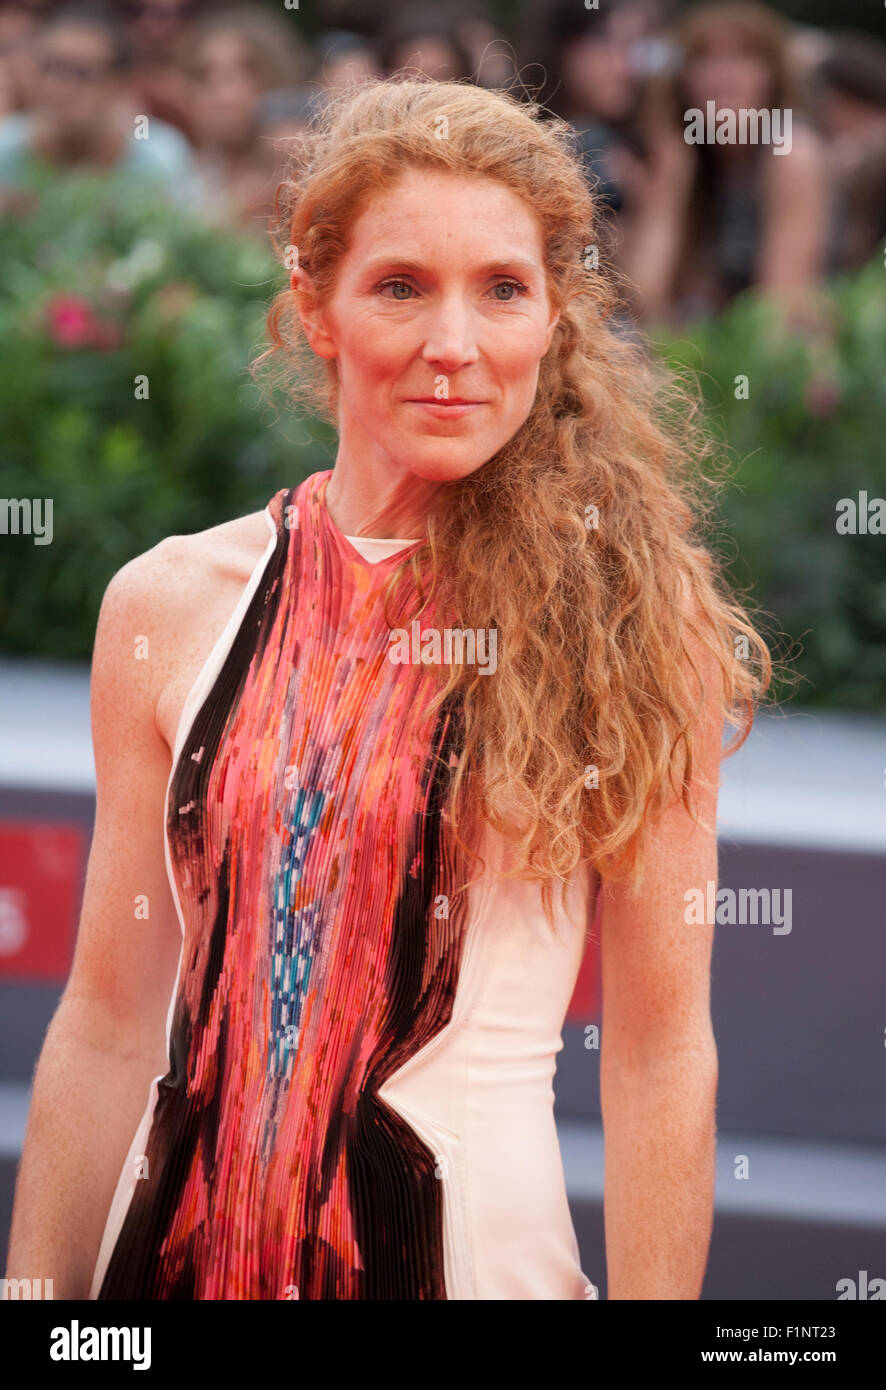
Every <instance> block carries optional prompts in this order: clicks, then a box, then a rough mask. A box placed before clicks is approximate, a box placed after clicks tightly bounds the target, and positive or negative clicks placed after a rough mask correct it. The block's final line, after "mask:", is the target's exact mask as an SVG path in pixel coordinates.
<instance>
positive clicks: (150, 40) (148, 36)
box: [121, 0, 217, 139]
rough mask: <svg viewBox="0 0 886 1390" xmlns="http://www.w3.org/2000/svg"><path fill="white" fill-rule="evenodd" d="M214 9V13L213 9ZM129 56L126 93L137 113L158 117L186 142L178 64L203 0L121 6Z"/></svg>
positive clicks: (183, 82) (189, 131)
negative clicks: (129, 78)
mask: <svg viewBox="0 0 886 1390" xmlns="http://www.w3.org/2000/svg"><path fill="white" fill-rule="evenodd" d="M215 8H217V7H215ZM121 9H122V12H123V14H124V15H125V16H126V23H127V36H128V39H129V43H130V45H131V48H132V52H133V71H132V87H133V94H134V99H135V101H136V102H137V104H138V109H139V110H140V111H146V112H147V113H148V115H151V116H159V117H160V119H161V120H163V121H168V122H169V123H170V125H174V126H176V127H177V128H178V129H179V130H180V131H182V132H183V134H185V135H187V136H188V138H189V139H193V136H194V132H193V127H192V122H191V110H190V102H189V97H190V92H189V82H188V75H187V72H186V70H185V65H184V60H185V58H186V56H187V54H188V53H190V51H191V48H192V47H193V42H194V28H195V25H196V23H197V21H198V20H199V18H200V17H201V15H202V14H204V13H205V11H206V9H207V5H206V0H123V3H122V6H121Z"/></svg>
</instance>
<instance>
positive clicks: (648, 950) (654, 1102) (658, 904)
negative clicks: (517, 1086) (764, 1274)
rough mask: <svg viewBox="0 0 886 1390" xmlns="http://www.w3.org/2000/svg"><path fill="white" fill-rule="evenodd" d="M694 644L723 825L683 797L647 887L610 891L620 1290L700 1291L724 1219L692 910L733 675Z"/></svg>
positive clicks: (606, 894) (609, 1098) (610, 1201)
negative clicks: (690, 895) (724, 696)
mask: <svg viewBox="0 0 886 1390" xmlns="http://www.w3.org/2000/svg"><path fill="white" fill-rule="evenodd" d="M690 650H691V652H692V656H693V659H694V662H695V665H696V667H697V668H698V670H699V672H700V673H701V676H702V679H703V680H704V683H705V708H704V712H703V714H702V715H701V716H700V717H699V720H698V721H697V723H696V724H695V726H694V730H693V732H694V739H695V747H694V750H693V757H694V767H693V784H694V794H695V802H696V805H697V807H698V811H699V814H700V817H701V819H702V820H703V821H706V822H707V824H708V825H709V826H711V827H712V828H711V829H705V828H703V827H702V826H701V825H697V824H696V823H695V822H694V821H693V819H692V817H691V816H690V815H689V814H688V812H687V811H686V810H685V809H684V807H683V805H682V803H680V802H676V803H672V804H671V805H670V807H669V808H668V809H667V810H666V811H665V813H664V814H663V816H662V817H661V818H660V819H659V821H658V823H657V824H655V825H653V826H651V827H650V828H649V830H648V832H647V835H646V862H645V868H644V872H643V879H642V883H641V885H640V892H639V895H638V896H637V897H636V898H632V897H631V895H630V893H629V891H628V890H627V889H625V888H623V887H621V886H616V885H614V884H612V883H609V884H606V885H604V888H603V906H602V927H601V934H602V941H601V953H602V995H603V1020H602V1038H601V1057H600V1063H601V1100H602V1109H603V1127H604V1135H605V1161H606V1174H605V1226H606V1263H607V1274H608V1295H609V1297H610V1298H613V1299H696V1298H698V1297H699V1294H700V1291H701V1285H702V1280H703V1278H704V1272H705V1266H706V1264H707V1256H708V1245H709V1242H710V1235H711V1226H712V1221H713V1198H714V1156H715V1101H716V1091H717V1050H716V1044H715V1042H714V1036H713V1030H712V1027H711V1018H710V1004H709V998H710V961H711V948H712V942H713V928H712V927H708V926H694V925H693V926H689V925H687V923H686V921H685V920H684V913H685V911H686V897H685V895H686V892H687V890H688V889H692V888H699V889H701V890H702V891H703V892H704V890H705V887H706V884H707V883H708V882H709V881H711V880H712V881H714V882H716V878H717V842H716V832H715V829H714V828H713V827H714V826H715V818H716V802H717V786H718V782H719V763H720V746H721V739H722V731H723V719H722V715H721V711H720V707H719V696H720V691H721V682H722V677H721V672H720V668H719V665H718V664H717V662H716V660H715V659H714V658H713V657H711V656H710V654H709V653H708V651H707V649H706V648H704V647H703V646H702V644H701V643H696V642H692V643H691V645H690ZM704 780H706V781H707V782H708V783H710V784H711V785H710V786H709V787H704V786H703V785H702V781H704Z"/></svg>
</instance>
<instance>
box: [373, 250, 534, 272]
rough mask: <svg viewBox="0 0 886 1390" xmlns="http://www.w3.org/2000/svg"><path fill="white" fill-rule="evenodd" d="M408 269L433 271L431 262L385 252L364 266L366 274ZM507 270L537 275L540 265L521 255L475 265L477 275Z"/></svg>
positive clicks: (498, 258)
mask: <svg viewBox="0 0 886 1390" xmlns="http://www.w3.org/2000/svg"><path fill="white" fill-rule="evenodd" d="M394 268H396V269H397V270H405V271H409V272H410V273H411V274H415V275H426V274H427V273H428V271H429V270H430V271H433V263H428V262H424V261H416V260H414V259H413V258H412V257H411V256H397V255H396V254H395V255H391V254H390V253H386V254H385V255H383V256H374V257H373V258H372V259H371V260H369V261H367V262H366V265H365V267H364V269H365V271H366V273H367V274H373V273H376V274H377V273H378V272H379V271H381V270H391V269H394ZM507 271H520V272H521V273H522V274H523V275H537V274H538V273H539V271H540V267H539V266H538V265H537V264H536V263H535V262H534V261H527V260H526V259H525V257H523V256H507V255H505V256H497V257H496V258H495V260H493V261H487V262H484V264H483V265H480V266H477V272H476V273H477V274H478V275H481V276H483V275H495V274H504V273H505V272H507Z"/></svg>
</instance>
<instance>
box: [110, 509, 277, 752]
mask: <svg viewBox="0 0 886 1390" xmlns="http://www.w3.org/2000/svg"><path fill="white" fill-rule="evenodd" d="M270 536H271V532H270V528H269V526H268V520H267V516H266V514H265V511H264V509H262V510H260V511H257V512H250V513H249V514H248V515H246V516H242V517H236V518H235V519H233V520H232V521H226V522H223V523H222V524H221V525H219V526H212V527H209V528H207V529H206V530H205V531H198V532H195V533H194V534H192V535H175V536H168V537H166V538H165V539H164V540H162V541H159V542H158V543H157V544H156V545H154V546H152V547H151V549H150V550H146V551H144V552H143V554H141V555H137V556H135V557H134V559H132V560H130V561H129V562H128V563H127V564H125V565H124V566H123V567H122V568H121V569H119V570H118V571H117V573H116V574H115V575H114V576H113V578H112V579H111V581H110V583H109V584H108V587H107V589H106V590H105V594H104V598H103V600H102V606H101V611H100V613H99V620H98V627H97V630H96V639H95V648H94V652H93V682H94V684H95V683H98V684H99V686H100V687H106V688H107V693H108V696H109V698H111V699H118V698H132V697H136V698H137V700H138V703H139V705H140V707H141V708H142V710H143V713H147V712H150V713H151V714H152V715H153V718H154V721H155V723H156V727H157V730H158V732H159V733H160V734H161V736H162V737H163V739H164V741H165V742H166V743H167V744H168V745H169V746H170V747H171V746H172V740H173V739H174V733H175V728H176V726H177V722H178V719H177V714H178V713H180V710H181V706H182V705H183V704H184V700H185V696H186V695H187V691H188V689H189V688H190V686H191V684H192V683H193V680H194V679H195V678H196V675H197V673H198V671H199V669H200V667H201V666H202V664H203V662H204V661H205V659H206V657H207V656H208V655H209V652H210V651H211V650H212V647H213V645H214V644H215V641H216V638H217V637H218V635H219V634H220V632H221V631H222V629H223V627H224V625H225V623H226V622H227V619H228V617H229V616H230V614H231V612H232V611H233V609H234V608H235V606H236V604H237V600H238V598H239V596H240V594H241V593H242V591H243V589H244V587H245V585H246V584H247V582H248V580H249V577H250V575H251V574H252V571H253V569H254V568H255V565H256V564H257V563H258V561H259V560H260V558H261V556H262V554H263V553H264V551H265V549H266V547H267V545H268V541H269V539H270ZM125 656H129V657H132V658H134V660H133V661H124V660H121V658H122V657H125Z"/></svg>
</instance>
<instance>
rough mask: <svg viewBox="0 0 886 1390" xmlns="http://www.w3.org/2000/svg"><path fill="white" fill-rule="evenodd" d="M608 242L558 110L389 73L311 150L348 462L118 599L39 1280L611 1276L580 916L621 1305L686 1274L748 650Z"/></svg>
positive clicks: (59, 1039)
mask: <svg viewBox="0 0 886 1390" xmlns="http://www.w3.org/2000/svg"><path fill="white" fill-rule="evenodd" d="M593 237H594V209H593V206H592V203H591V200H590V194H589V192H588V190H587V186H586V184H585V181H584V178H583V176H582V172H581V167H580V163H579V162H578V161H577V159H576V157H575V152H574V149H573V146H572V141H571V136H570V133H569V131H568V128H567V127H566V126H565V125H562V124H555V125H551V124H548V123H544V122H541V121H540V120H539V119H538V114H537V112H535V111H532V110H530V109H527V108H526V107H524V106H522V105H521V104H520V103H519V102H517V101H514V100H512V99H511V98H509V97H507V96H506V95H504V94H501V93H494V92H489V91H486V90H483V89H479V88H475V87H472V86H470V85H467V84H465V85H462V84H458V83H452V84H450V83H436V82H433V81H402V82H397V81H380V82H371V83H369V84H367V85H365V86H363V87H360V88H358V89H356V90H354V91H352V92H349V93H346V94H344V95H343V96H342V97H341V98H340V99H338V100H337V102H336V103H335V104H334V105H333V106H331V107H330V108H329V109H328V110H327V111H326V112H325V114H324V116H323V119H322V124H321V126H320V127H319V128H317V129H316V130H313V131H312V132H310V133H309V134H308V135H307V136H306V137H305V138H304V139H303V141H302V145H301V152H300V155H299V157H298V159H297V161H296V164H295V167H294V169H293V172H292V176H291V178H290V179H289V181H288V182H287V183H286V185H285V186H284V188H283V189H282V190H281V196H280V199H279V225H278V229H277V242H278V245H279V249H280V252H281V256H282V257H283V258H284V261H285V262H286V264H287V266H288V267H289V268H290V270H291V286H290V287H288V288H287V290H286V292H285V293H283V294H282V295H281V296H280V298H279V299H278V300H277V302H276V303H275V305H274V307H273V310H272V314H271V318H270V333H271V348H270V349H269V352H268V354H267V355H266V359H265V365H269V366H271V367H274V366H275V365H279V366H280V367H281V368H282V369H283V371H284V373H285V374H286V377H287V379H288V380H290V381H291V382H292V384H293V386H294V387H295V388H296V389H297V391H298V392H299V393H300V394H301V395H302V396H309V397H310V398H311V399H312V400H314V401H315V402H316V406H315V408H317V409H321V408H322V409H324V410H326V411H327V412H328V414H329V416H330V418H331V419H333V420H334V421H335V422H336V425H337V429H338V434H339V448H338V453H337V456H336V459H335V465H334V467H333V468H332V469H331V470H328V471H324V472H321V473H317V474H313V475H311V476H310V477H308V478H307V479H306V480H305V481H304V482H302V483H301V484H300V485H298V486H295V487H283V488H282V489H281V490H280V491H279V492H277V493H276V495H275V496H274V497H273V498H272V499H271V501H270V503H269V504H268V506H267V508H266V509H265V511H264V512H258V513H255V514H253V515H251V516H247V517H243V518H240V519H238V520H235V521H231V522H228V523H226V524H224V525H223V526H220V527H215V528H213V529H211V530H209V531H205V532H203V533H200V534H198V535H196V536H187V537H172V538H170V539H167V540H165V541H163V542H162V543H161V544H160V545H159V546H157V547H156V548H155V549H154V550H152V551H149V552H148V553H147V554H145V555H143V556H140V557H138V558H137V559H136V560H134V561H132V562H131V563H130V564H129V565H127V566H126V567H125V568H124V569H123V570H121V571H120V573H119V574H118V575H117V576H115V578H114V580H113V581H112V582H111V584H110V586H109V588H108V591H107V594H106V597H105V600H104V603H103V607H102V612H101V615H100V619H99V626H98V633H97V638H96V649H95V670H94V708H95V745H96V760H97V768H98V785H99V793H98V814H97V822H96V831H95V843H94V846H93V850H92V857H91V860H90V866H89V875H88V884H87V889H86V897H85V902H84V908H83V920H82V926H81V931H80V937H79V942H78V946H77V953H76V960H75V964H74V967H73V972H72V976H71V981H70V983H69V985H68V987H67V989H66V991H65V998H64V1000H63V1002H62V1004H61V1006H60V1009H59V1012H58V1014H57V1016H56V1018H55V1019H54V1021H53V1024H52V1027H51V1036H50V1039H49V1041H48V1042H47V1044H46V1049H45V1051H44V1058H43V1060H42V1061H41V1063H40V1072H39V1075H38V1078H37V1082H36V1089H35V1097H34V1103H33V1109H32V1115H31V1120H30V1131H29V1135H28V1138H27V1145H26V1153H25V1158H24V1164H23V1169H22V1177H21V1181H20V1189H19V1196H18V1210H17V1214H16V1230H15V1234H14V1258H13V1264H14V1265H15V1266H16V1267H19V1266H21V1267H24V1266H25V1265H27V1266H28V1267H30V1268H40V1269H46V1270H50V1269H51V1270H52V1271H53V1273H54V1275H55V1278H56V1280H57V1282H56V1293H57V1294H59V1296H66V1295H68V1294H70V1295H73V1296H81V1297H82V1296H84V1295H85V1294H86V1293H87V1291H89V1292H90V1293H91V1294H92V1296H93V1297H98V1298H101V1299H105V1298H113V1297H124V1298H200V1299H204V1298H210V1299H212V1298H243V1299H285V1298H296V1297H297V1298H304V1299H323V1298H336V1299H389V1298H392V1299H522V1298H528V1299H561V1298H566V1299H584V1298H587V1297H593V1296H594V1289H593V1285H592V1284H591V1281H590V1279H589V1277H588V1275H587V1274H586V1273H585V1272H584V1271H583V1270H582V1269H581V1267H580V1264H579V1259H578V1252H577V1246H576V1240H575V1235H574V1231H573V1228H572V1224H571V1221H570V1217H569V1210H568V1206H567V1201H566V1194H565V1190H564V1181H563V1172H562V1165H561V1160H560V1154H559V1149H558V1145H557V1136H556V1130H555V1126H554V1120H553V1113H552V1100H553V1096H552V1089H551V1078H552V1075H553V1072H554V1067H555V1058H556V1053H557V1051H558V1050H559V1048H560V1046H561V1038H560V1030H561V1028H562V1023H563V1018H564V1014H565V1011H566V1008H567V1005H568V1002H569V999H570V996H571V993H572V990H573V986H574V983H575V978H576V974H577V971H578V967H579V962H580V958H581V955H582V950H583V946H584V942H585V935H586V930H587V927H588V925H589V924H590V922H591V921H592V920H593V914H594V912H595V911H596V908H597V906H598V904H599V905H600V906H601V922H602V950H603V956H602V959H603V966H602V970H603V980H602V992H603V1011H604V1012H603V1050H602V1100H603V1118H604V1125H605V1133H606V1161H607V1178H606V1183H607V1186H606V1224H607V1257H608V1281H609V1296H610V1297H612V1298H617V1299H627V1298H647V1299H649V1298H668V1299H674V1298H693V1299H694V1298H697V1297H698V1295H699V1290H700V1287H701V1281H702V1277H703V1273H704V1267H705V1260H706V1252H707V1245H708V1240H709V1235H710V1225H711V1206H712V1193H713V1175H714V1168H713V1164H714V1097H715V1091H716V1078H717V1066H716V1052H715V1046H714V1040H713V1036H712V1030H711V1021H710V1014H709V1003H708V977H709V963H710V947H711V941H710V932H709V930H708V929H707V928H704V927H697V926H687V925H686V921H685V919H684V911H685V903H686V901H687V898H686V894H687V892H688V891H689V890H691V889H692V888H693V887H701V888H703V887H704V885H705V884H706V883H707V882H709V881H710V880H711V879H713V878H715V877H716V843H715V835H714V817H715V802H716V784H717V772H718V763H719V758H720V750H721V729H722V723H723V716H724V711H726V712H731V711H733V710H737V711H740V717H741V719H742V721H743V723H744V725H745V727H746V726H747V720H748V718H749V709H750V704H751V703H752V701H753V697H754V695H755V693H756V692H757V691H758V690H759V688H760V687H761V686H762V684H763V683H764V681H765V677H766V670H765V667H766V664H767V659H768V658H767V653H766V649H765V647H764V646H763V645H762V644H761V643H760V641H759V639H758V638H757V637H756V634H755V632H754V630H753V628H752V627H751V626H750V625H749V624H748V622H747V620H746V618H745V617H744V615H743V614H742V612H741V610H740V609H738V608H737V607H735V606H733V605H732V603H731V602H730V601H729V599H728V597H726V596H725V595H724V594H722V593H721V591H720V588H719V581H717V580H716V579H715V577H714V575H713V572H712V565H711V561H710V560H709V557H708V556H707V555H706V554H705V553H704V551H703V550H702V549H700V548H699V547H698V546H697V545H696V544H695V543H694V542H693V540H692V538H691V534H690V528H691V523H692V519H693V515H692V511H691V509H690V506H689V503H688V500H687V498H688V496H689V495H690V494H689V484H688V482H687V480H686V466H685V465H686V455H685V453H684V444H681V443H680V441H679V439H678V437H677V436H676V435H674V434H673V433H671V432H670V430H669V428H668V427H666V425H665V423H664V416H663V415H662V412H661V409H660V408H659V405H658V404H657V396H656V392H657V390H658V383H657V381H656V379H654V378H653V376H652V375H651V372H650V369H649V368H648V367H647V366H645V365H644V363H643V361H642V360H641V359H640V357H639V355H638V354H637V353H636V350H632V349H631V348H630V347H629V346H628V345H627V344H625V343H624V342H622V341H619V340H618V339H617V338H616V337H614V336H613V335H612V334H611V332H610V331H609V329H608V327H607V317H608V314H609V311H610V307H611V291H610V289H609V287H608V283H607V281H606V279H605V277H604V276H603V275H602V274H601V273H600V272H597V271H594V272H589V271H588V270H587V269H586V268H585V259H586V257H585V247H586V244H587V243H588V242H589V241H592V240H593ZM665 389H666V391H667V393H668V398H667V400H666V401H665V414H673V413H676V414H681V413H682V414H684V417H685V412H682V411H681V409H680V408H679V407H678V410H677V411H676V412H673V411H671V410H670V409H669V407H670V406H672V405H673V404H674V401H673V395H672V393H673V386H672V385H666V386H665ZM456 629H460V631H461V637H460V638H457V637H455V636H454V630H456ZM447 634H448V637H447ZM468 639H470V640H468ZM734 640H735V641H737V642H743V643H744V647H743V649H742V653H743V655H744V656H745V657H746V658H748V659H743V660H736V659H735V656H734V652H735V650H736V648H734V646H733V641H734ZM135 642H138V643H139V644H140V645H139V646H137V647H133V645H132V644H133V643H135ZM416 647H418V648H419V650H418V651H416ZM457 648H459V650H457ZM133 650H135V651H142V652H145V651H147V652H148V653H149V654H150V655H149V659H148V660H143V661H140V662H139V661H130V658H129V655H128V653H129V652H131V651H133ZM754 654H756V655H757V658H758V666H759V667H760V668H761V669H760V671H759V672H758V671H757V668H755V667H754V666H753V665H752V662H751V660H750V657H752V656H754ZM170 764H172V766H171V768H170ZM164 795H165V796H166V801H165V817H166V844H165V853H166V857H167V863H168V867H169V883H170V884H171V887H172V893H171V894H170V893H169V892H168V891H167V879H166V874H165V872H164V868H165V866H164V863H163V856H162V854H161V852H160V846H159V839H160V836H159V834H158V829H159V825H160V818H161V814H163V809H162V808H163V807H164ZM481 856H482V857H481ZM498 871H501V872H498ZM601 890H602V891H601ZM136 900H137V902H138V903H139V904H141V907H142V909H143V910H142V914H141V917H140V918H139V913H138V912H136V914H135V915H136V917H137V918H139V920H137V921H135V922H134V924H133V923H131V914H132V911H133V909H132V906H131V904H132V903H133V901H136ZM145 904H147V905H148V908H149V915H148V912H147V911H146V910H145ZM177 919H178V920H177ZM127 920H130V923H131V924H130V930H128V931H127V930H126V929H125V927H126V922H127ZM132 925H134V927H135V929H134V930H132ZM180 932H181V933H182V934H183V937H184V941H183V945H182V948H181V956H180V961H179V973H178V976H177V980H176V982H175V987H174V989H173V988H172V982H173V975H174V973H175V962H176V958H177V956H178V952H179V940H180ZM167 1008H168V1009H169V1013H168V1016H167V1012H166V1011H167ZM164 1019H165V1020H166V1029H167V1031H166V1038H165V1040H164V1038H163V1034H162V1029H163V1020H164ZM167 1048H168V1060H167V1051H166V1049H167ZM87 1073H88V1080H87V1079H86V1077H87ZM151 1077H152V1078H153V1080H150V1082H149V1078H151ZM146 1090H147V1091H148V1098H147V1106H146V1107H145V1103H144V1102H145V1091H146ZM139 1115H141V1120H140V1121H139ZM133 1133H134V1137H133ZM127 1146H128V1152H127ZM61 1154H64V1162H63V1163H62V1162H60V1156H61ZM53 1163H55V1164H57V1165H58V1167H59V1169H60V1171H61V1172H62V1173H63V1174H66V1175H67V1176H66V1177H65V1178H64V1180H63V1182H62V1185H61V1186H62V1190H61V1191H59V1184H58V1182H56V1183H55V1185H54V1186H53V1184H52V1183H50V1182H48V1181H47V1178H46V1175H47V1173H48V1172H49V1171H50V1170H51V1169H52V1167H53ZM84 1172H88V1173H89V1183H88V1188H87V1187H86V1186H85V1185H83V1187H82V1188H81V1185H80V1184H79V1183H78V1178H77V1174H78V1173H84ZM118 1178H119V1180H118ZM115 1183H116V1187H115ZM72 1210H73V1211H75V1212H76V1216H75V1217H74V1218H73V1225H72V1222H71V1216H70V1212H71V1211H72ZM62 1213H63V1214H64V1219H63V1220H62ZM59 1230H61V1231H62V1232H63V1235H62V1236H61V1237H60V1236H58V1235H57V1234H55V1233H56V1232H58V1231H59ZM592 1272H593V1273H597V1271H596V1270H595V1271H592ZM60 1290H61V1292H60Z"/></svg>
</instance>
